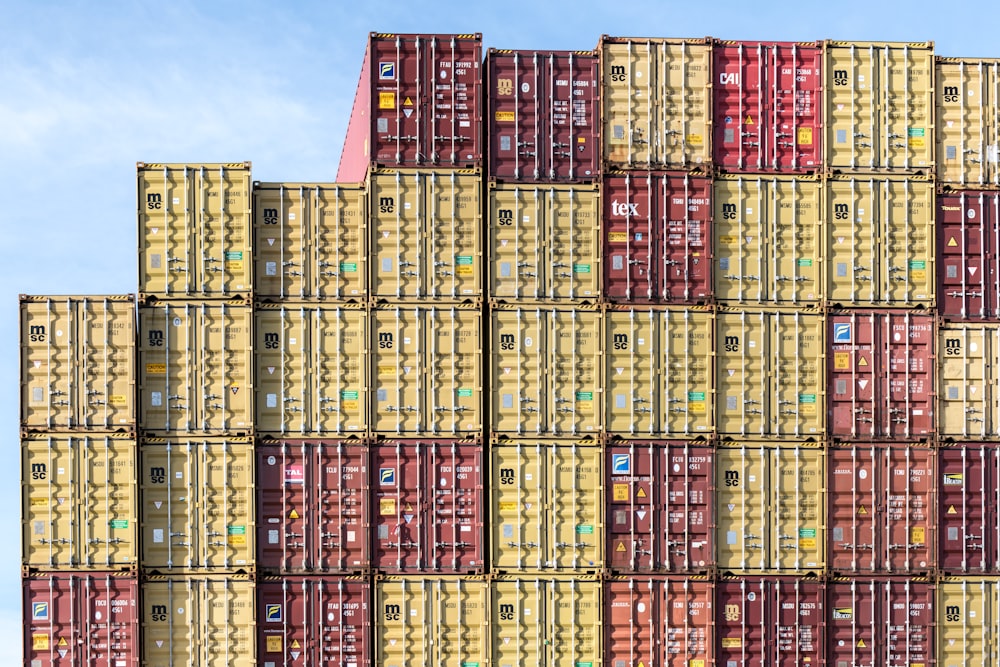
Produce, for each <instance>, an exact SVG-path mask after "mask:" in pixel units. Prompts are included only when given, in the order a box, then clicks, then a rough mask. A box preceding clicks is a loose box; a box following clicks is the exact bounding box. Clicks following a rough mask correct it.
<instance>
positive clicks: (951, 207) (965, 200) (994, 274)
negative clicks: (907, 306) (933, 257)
mask: <svg viewBox="0 0 1000 667" xmlns="http://www.w3.org/2000/svg"><path fill="white" fill-rule="evenodd" d="M998 224H1000V193H996V192H977V191H972V190H962V191H958V192H945V193H942V194H939V195H938V196H937V237H938V238H937V243H938V246H937V252H938V263H939V264H940V268H939V270H938V275H937V290H938V307H939V311H940V312H941V314H942V315H943V316H944V318H945V319H947V320H956V321H964V320H997V319H1000V234H998V232H997V225H998Z"/></svg>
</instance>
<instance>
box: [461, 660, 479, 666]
mask: <svg viewBox="0 0 1000 667" xmlns="http://www.w3.org/2000/svg"><path fill="white" fill-rule="evenodd" d="M462 667H479V663H478V662H467V661H465V662H462Z"/></svg>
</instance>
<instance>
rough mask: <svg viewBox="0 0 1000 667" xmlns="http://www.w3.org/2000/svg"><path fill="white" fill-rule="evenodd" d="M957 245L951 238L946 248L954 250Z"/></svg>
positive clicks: (953, 238)
mask: <svg viewBox="0 0 1000 667" xmlns="http://www.w3.org/2000/svg"><path fill="white" fill-rule="evenodd" d="M957 245H958V241H956V240H955V237H954V236H952V237H951V238H950V239H948V247H949V248H954V247H955V246H957Z"/></svg>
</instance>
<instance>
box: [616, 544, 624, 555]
mask: <svg viewBox="0 0 1000 667" xmlns="http://www.w3.org/2000/svg"><path fill="white" fill-rule="evenodd" d="M615 551H617V552H619V553H621V552H623V551H625V543H624V542H619V543H618V546H617V547H615Z"/></svg>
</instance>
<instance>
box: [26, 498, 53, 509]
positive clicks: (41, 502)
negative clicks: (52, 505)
mask: <svg viewBox="0 0 1000 667" xmlns="http://www.w3.org/2000/svg"><path fill="white" fill-rule="evenodd" d="M49 502H50V501H49V499H48V498H32V499H31V506H32V507H48V506H49Z"/></svg>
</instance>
